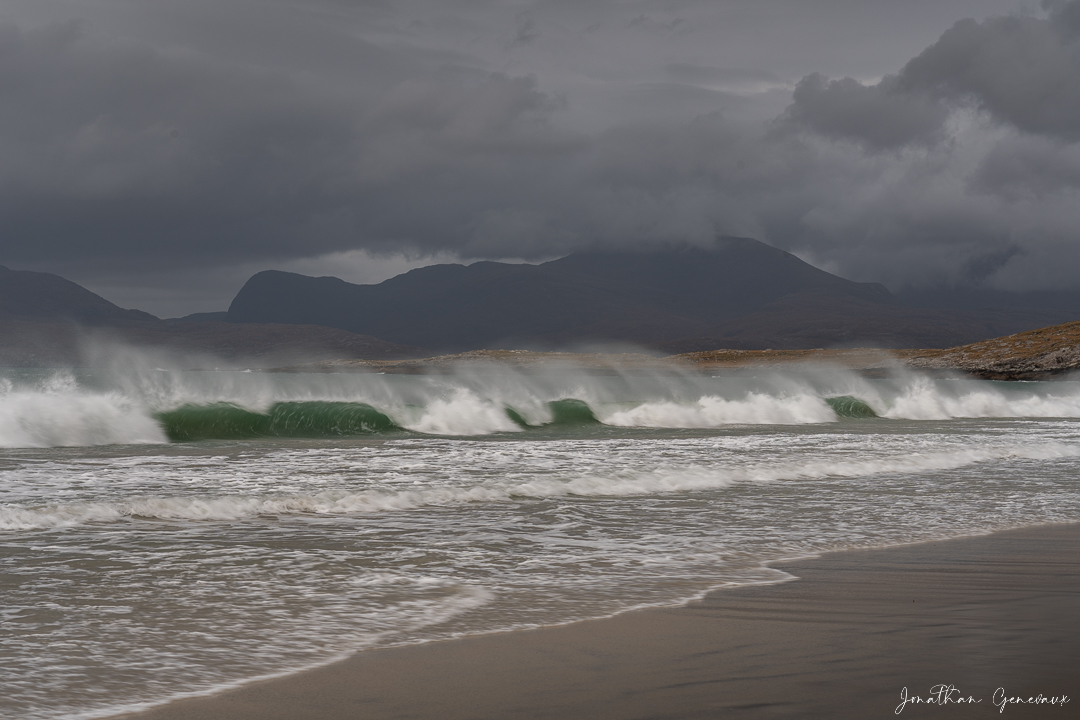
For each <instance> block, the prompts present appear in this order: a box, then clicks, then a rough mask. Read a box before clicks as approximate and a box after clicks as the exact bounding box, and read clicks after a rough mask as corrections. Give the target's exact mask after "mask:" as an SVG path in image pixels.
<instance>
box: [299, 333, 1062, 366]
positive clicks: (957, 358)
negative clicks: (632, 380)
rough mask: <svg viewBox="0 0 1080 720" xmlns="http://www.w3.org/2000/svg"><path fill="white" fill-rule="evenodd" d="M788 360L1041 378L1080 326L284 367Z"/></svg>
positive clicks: (498, 352)
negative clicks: (960, 338) (990, 334)
mask: <svg viewBox="0 0 1080 720" xmlns="http://www.w3.org/2000/svg"><path fill="white" fill-rule="evenodd" d="M789 363H827V364H830V365H838V366H841V367H846V368H850V369H852V370H856V371H859V372H865V373H869V374H874V373H880V372H885V371H888V370H889V369H890V368H895V367H908V368H913V369H919V370H930V371H935V372H956V373H961V374H966V375H971V376H974V377H980V378H988V379H995V380H1035V379H1044V378H1048V377H1054V376H1060V375H1063V374H1065V373H1068V372H1070V371H1073V370H1077V369H1080V321H1078V322H1071V323H1065V324H1063V325H1054V326H1052V327H1046V328H1040V329H1039V330H1031V331H1029V332H1024V333H1018V334H1016V335H1008V336H1005V337H1000V338H994V339H992V340H984V341H982V342H977V343H972V344H970V345H961V346H958V347H953V348H947V349H945V350H934V349H910V350H879V349H875V348H844V349H821V348H819V349H812V350H725V349H721V350H709V351H705V352H692V353H683V354H681V355H669V356H667V357H663V358H661V357H654V356H651V355H646V354H644V353H568V352H557V353H547V352H531V351H527V350H474V351H472V352H467V353H460V354H457V355H440V356H437V357H430V358H422V359H416V360H346V359H342V360H327V361H323V362H318V363H311V364H308V365H297V366H292V367H288V368H278V370H281V371H294V372H350V371H352V372H387V373H404V374H412V373H423V372H430V371H436V372H438V371H440V370H444V369H450V368H452V367H458V366H460V365H463V364H465V365H474V366H484V365H499V366H508V367H513V368H516V369H520V370H526V371H527V370H529V369H533V368H538V367H540V366H541V365H545V366H546V365H558V364H568V365H569V364H572V365H574V366H575V367H577V368H581V369H585V370H587V371H594V372H615V371H630V372H633V371H642V370H672V369H683V370H688V371H699V372H700V371H705V372H708V371H714V370H728V369H739V368H751V367H762V366H765V367H768V366H775V365H784V364H789Z"/></svg>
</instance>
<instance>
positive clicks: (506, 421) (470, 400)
mask: <svg viewBox="0 0 1080 720" xmlns="http://www.w3.org/2000/svg"><path fill="white" fill-rule="evenodd" d="M401 424H402V425H403V426H404V427H406V428H408V429H409V430H414V431H416V432H422V433H425V434H428V435H490V434H491V433H497V432H518V431H520V430H521V428H520V427H518V425H517V423H515V422H514V421H513V420H511V419H510V417H509V416H508V415H507V414H506V408H505V407H504V406H503V405H502V404H500V403H496V402H492V401H491V400H485V399H483V398H480V397H478V396H477V395H476V393H474V392H472V391H470V390H468V389H466V388H459V389H458V390H456V391H455V392H454V394H453V395H452V397H450V398H449V399H447V400H444V399H441V398H438V399H435V400H432V401H431V402H430V403H428V405H427V407H425V408H424V414H423V415H422V416H421V417H420V419H419V420H417V421H416V422H413V423H409V422H408V421H406V422H403V423H401Z"/></svg>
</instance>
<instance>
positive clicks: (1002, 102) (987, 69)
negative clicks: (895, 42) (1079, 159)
mask: <svg viewBox="0 0 1080 720" xmlns="http://www.w3.org/2000/svg"><path fill="white" fill-rule="evenodd" d="M1077 17H1080V2H1076V1H1075V0H1074V2H1070V3H1062V4H1058V5H1056V6H1055V7H1054V9H1053V10H1052V11H1051V13H1050V15H1049V17H1048V18H1046V19H1038V18H1033V17H1018V16H1012V17H996V18H989V19H987V20H984V21H982V22H976V21H974V20H962V21H960V22H958V23H956V24H955V25H954V26H953V27H952V28H950V29H949V30H947V31H946V32H945V33H944V34H943V35H942V36H941V38H940V39H939V40H938V41H937V42H936V43H934V44H933V45H931V46H930V47H929V48H927V49H926V50H925V51H923V52H922V53H921V54H920V55H919V56H918V57H916V58H914V59H912V60H911V61H910V62H909V63H908V64H907V65H906V66H905V67H904V69H903V70H902V71H901V73H900V83H901V84H902V85H903V86H904V87H906V88H912V89H916V90H919V91H932V92H936V93H938V94H939V95H940V96H942V97H944V98H947V99H951V100H961V101H965V100H966V101H968V102H971V103H974V104H975V105H976V106H977V107H979V108H980V109H982V110H985V111H986V112H988V113H989V114H990V115H991V116H993V117H994V118H995V119H997V120H999V121H1001V122H1005V123H1009V124H1011V125H1013V126H1015V127H1016V128H1018V129H1020V130H1023V131H1025V132H1030V133H1035V134H1042V135H1048V136H1051V137H1057V138H1061V139H1063V140H1068V141H1075V140H1080V34H1078V32H1077V30H1078V29H1080V28H1078V27H1077V19H1076V18H1077Z"/></svg>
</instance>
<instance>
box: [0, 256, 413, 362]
mask: <svg viewBox="0 0 1080 720" xmlns="http://www.w3.org/2000/svg"><path fill="white" fill-rule="evenodd" d="M222 314H224V313H222ZM209 319H211V320H214V319H216V318H215V317H214V316H213V315H210V318H209ZM116 342H120V343H123V344H125V345H127V346H136V347H142V348H148V349H156V350H162V351H165V352H168V353H174V354H182V355H194V356H200V355H206V356H210V357H212V358H213V359H215V360H219V361H226V362H231V363H235V364H247V363H258V364H260V365H262V364H275V363H282V362H296V361H301V360H304V361H312V360H316V359H321V358H355V359H368V360H380V359H381V360H385V359H396V358H408V357H416V356H418V355H422V354H424V351H422V350H420V349H419V348H413V347H405V346H402V345H399V344H396V343H391V342H386V341H383V340H380V339H378V338H373V337H370V336H367V335H358V334H356V333H350V332H347V331H344V330H337V329H333V328H326V327H315V326H311V325H307V326H292V325H278V324H274V325H244V326H237V325H235V324H233V323H227V322H188V323H174V322H167V321H164V320H159V319H158V318H156V317H154V316H153V315H151V314H149V313H145V312H141V311H139V310H125V309H123V308H120V307H117V306H116V305H114V304H113V303H111V302H109V301H108V300H106V299H105V298H103V297H101V296H100V295H95V294H94V293H92V292H90V291H89V290H87V289H86V288H84V287H82V286H80V285H77V284H75V283H73V282H70V281H68V280H65V279H64V278H62V277H59V276H57V275H50V274H48V273H37V272H26V271H20V270H10V269H8V268H6V267H2V266H0V366H7V367H52V366H65V365H80V364H85V363H86V362H89V361H90V360H92V358H91V357H90V356H89V355H88V353H93V352H94V348H95V347H97V348H100V347H102V346H106V345H109V344H113V343H116Z"/></svg>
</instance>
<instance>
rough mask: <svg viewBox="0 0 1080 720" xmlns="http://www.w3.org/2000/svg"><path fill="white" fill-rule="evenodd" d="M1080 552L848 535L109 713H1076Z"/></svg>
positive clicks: (1006, 538) (1011, 541)
mask: <svg viewBox="0 0 1080 720" xmlns="http://www.w3.org/2000/svg"><path fill="white" fill-rule="evenodd" d="M1077 557H1080V523H1069V524H1053V525H1036V526H1029V527H1024V528H1017V529H1011V530H1002V531H995V532H991V533H989V534H983V535H976V536H965V537H960V538H954V539H949V540H937V541H924V542H918V543H912V544H906V545H896V546H888V547H884V548H877V549H857V550H840V551H834V552H830V553H826V554H824V555H821V556H817V557H809V558H792V559H786V560H782V561H775V562H770V563H768V564H767V567H769V568H771V569H774V570H778V571H780V572H784V573H787V574H789V575H793V576H795V577H794V578H793V579H791V580H780V581H778V582H775V583H758V584H752V585H740V586H734V587H722V588H719V589H714V590H711V591H709V592H708V593H707V594H705V596H704V597H703V598H702V599H700V600H694V601H691V602H689V603H687V604H684V605H680V606H669V607H652V608H645V609H637V610H630V611H626V612H622V613H619V614H617V615H614V616H610V617H605V618H601V619H593V620H581V621H575V622H570V623H566V624H563V625H555V626H545V627H541V628H536V629H529V630H514V631H505V632H493V633H487V634H481V635H471V636H467V637H462V638H457V639H450V640H442V641H436V642H430V643H422V644H417V645H403V646H397V647H390V648H381V649H373V650H366V651H360V652H357V653H355V654H353V655H351V656H349V657H347V658H345V659H343V660H337V661H335V662H332V663H330V664H327V665H322V666H319V667H316V668H314V669H309V670H303V671H299V672H293V673H288V674H283V675H279V676H275V677H273V678H272V679H265V680H257V681H251V682H247V683H244V684H243V685H240V686H238V687H235V688H232V689H227V690H224V691H219V692H216V693H214V694H211V695H200V696H194V697H187V698H181V699H177V700H173V701H171V702H168V703H166V704H163V705H157V706H154V707H151V708H149V709H147V710H143V711H139V712H126V713H121V714H115V715H111V716H107V717H108V719H109V720H201V719H203V718H206V719H209V718H214V719H215V720H234V719H235V720H247V719H248V718H252V719H254V718H267V719H268V720H275V719H277V718H280V719H281V720H285V719H286V718H290V719H295V720H302V719H306V718H311V720H339V719H340V720H345V719H346V718H349V719H350V720H351V719H355V718H372V719H373V720H374V719H381V718H387V719H389V718H406V717H414V718H428V717H432V718H434V717H439V718H447V719H448V720H452V719H454V718H461V719H462V720H465V718H491V719H492V720H494V719H496V718H552V719H554V718H579V717H580V718H593V717H595V718H611V720H624V719H625V720H629V719H630V718H638V717H642V718H644V717H679V718H698V717H701V718H706V717H709V718H712V717H720V716H722V717H748V718H759V717H760V718H773V717H792V718H795V717H819V716H820V717H830V716H832V717H842V716H845V715H846V714H847V716H850V717H885V716H886V715H889V716H894V712H893V711H894V710H895V708H896V703H898V702H900V700H901V695H900V693H901V689H902V688H904V687H906V688H908V691H909V693H910V694H911V696H918V697H920V698H923V699H926V698H929V697H931V688H932V687H933V686H934V685H938V684H946V685H950V684H951V685H953V686H955V687H956V688H957V692H961V693H963V696H964V697H967V696H971V697H976V698H982V700H983V702H981V703H977V704H974V705H970V706H969V705H956V704H951V705H949V706H948V707H947V708H943V707H940V706H938V705H935V704H918V705H916V704H915V703H913V702H911V703H909V704H907V705H906V706H905V707H904V708H903V714H904V715H908V716H918V717H928V716H930V715H931V714H936V713H937V712H940V713H943V714H942V715H941V716H942V717H945V716H947V717H991V716H997V715H999V710H998V707H996V706H995V704H994V700H993V698H992V694H993V692H994V691H995V690H996V689H997V688H998V687H1004V688H1005V692H1006V693H1008V694H1009V695H1010V696H1012V695H1015V694H1017V693H1019V694H1020V695H1022V694H1023V693H1029V692H1030V693H1033V694H1036V693H1043V694H1044V695H1046V696H1047V697H1050V696H1055V695H1061V694H1062V693H1064V694H1065V695H1067V696H1069V697H1070V698H1072V699H1073V702H1072V704H1070V705H1065V706H1061V707H1059V706H1056V705H1055V706H1053V707H1050V706H1042V707H1034V708H1033V707H1026V706H1024V705H1015V706H1014V705H1009V706H1008V707H1007V708H1005V712H1006V713H1007V714H1008V715H1009V716H1010V717H1049V716H1053V717H1056V718H1057V717H1080V670H1073V668H1080V624H1078V623H1076V622H1075V617H1074V616H1075V609H1076V608H1077V607H1080V574H1078V573H1076V571H1075V558H1077ZM909 600H910V606H909V602H908V601H909ZM898 683H899V684H898ZM990 685H993V687H990ZM645 708H651V709H650V710H648V711H647V712H646V710H645ZM676 709H677V711H676ZM849 713H850V714H849ZM945 713H947V715H946V714H945Z"/></svg>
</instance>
